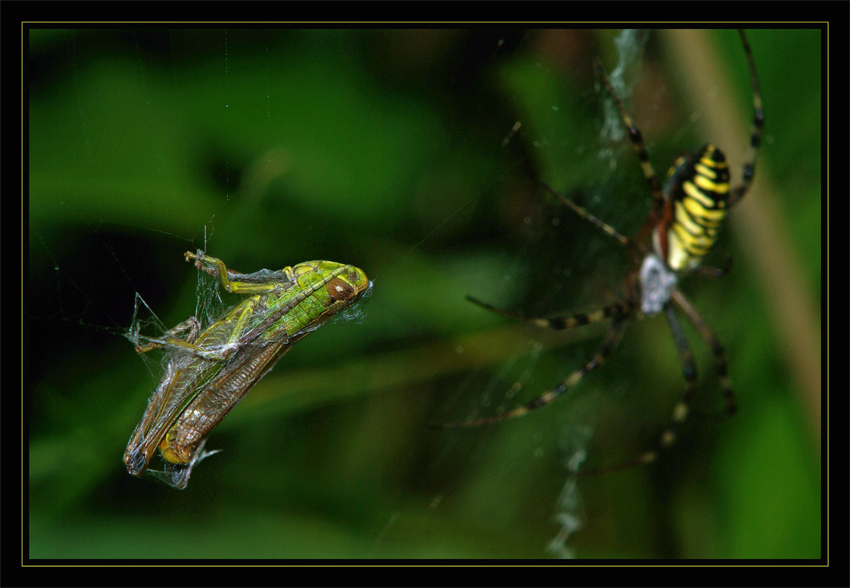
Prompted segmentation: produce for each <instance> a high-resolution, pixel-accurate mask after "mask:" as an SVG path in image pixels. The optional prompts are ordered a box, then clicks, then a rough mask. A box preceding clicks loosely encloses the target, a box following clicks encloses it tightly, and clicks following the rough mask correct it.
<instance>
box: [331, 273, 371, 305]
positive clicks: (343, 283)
mask: <svg viewBox="0 0 850 588" xmlns="http://www.w3.org/2000/svg"><path fill="white" fill-rule="evenodd" d="M326 263H331V262H326ZM335 265H337V266H338V268H339V269H341V270H342V271H341V272H340V273H339V274H338V275H337V276H336V277H334V278H332V279H331V280H330V281H329V282H328V283H327V284H326V285H325V288H326V290H327V292H328V295H329V296H330V297H331V299H332V300H333V301H334V303H341V304H339V306H340V307H341V308H345V307H346V306H349V305H351V304H354V303H355V302H357V301H358V300H359V299H360V297H361V296H363V293H364V292H366V290H367V289H368V288H369V278H367V277H366V274H365V273H364V272H363V270H362V269H360V268H358V267H354V266H353V265H343V264H335Z"/></svg>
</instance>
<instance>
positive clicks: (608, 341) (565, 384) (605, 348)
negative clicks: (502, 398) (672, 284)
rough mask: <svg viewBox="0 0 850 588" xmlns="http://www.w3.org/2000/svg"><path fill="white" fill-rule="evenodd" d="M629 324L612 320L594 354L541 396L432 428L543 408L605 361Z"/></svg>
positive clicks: (510, 416)
mask: <svg viewBox="0 0 850 588" xmlns="http://www.w3.org/2000/svg"><path fill="white" fill-rule="evenodd" d="M628 324H629V317H628V316H621V317H618V318H616V319H615V320H614V322H613V323H612V324H611V327H610V328H609V329H608V333H607V334H606V336H605V339H604V340H603V341H602V345H601V346H600V347H599V350H598V351H597V352H596V353H595V354H594V356H593V357H592V358H591V359H590V361H588V362H587V363H585V364H584V366H582V367H581V368H580V369H577V370H576V371H574V372H573V373H571V374H570V375H569V376H567V378H565V379H564V380H563V381H562V382H561V383H560V384H559V385H558V386H557V387H555V388H553V389H552V390H549V391H548V392H546V393H545V394H543V395H542V396H538V397H537V398H535V399H534V400H532V401H531V402H528V403H526V404H523V405H521V406H518V407H516V408H514V409H512V410H509V411H508V412H505V413H503V414H500V415H497V416H492V417H484V418H480V419H473V420H470V421H460V422H454V423H442V424H437V425H433V427H434V428H437V429H459V428H464V427H479V426H481V425H493V424H496V423H499V422H502V421H506V420H509V419H513V418H516V417H519V416H523V415H524V414H527V413H529V412H531V411H532V410H536V409H538V408H543V407H544V406H546V405H547V404H549V403H550V402H552V401H553V400H555V399H556V398H558V396H560V395H561V394H563V393H564V392H566V391H567V390H569V389H570V388H572V387H573V386H575V385H576V384H578V383H579V381H581V379H582V378H584V377H585V376H586V375H587V374H589V373H590V372H592V371H593V370H595V369H596V368H598V367H599V366H600V365H602V364H603V363H605V360H606V359H607V358H608V356H609V355H611V353H612V352H613V351H614V349H616V347H617V345H618V344H619V343H620V339H622V337H623V333H624V332H625V330H626V326H627V325H628Z"/></svg>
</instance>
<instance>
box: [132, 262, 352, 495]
mask: <svg viewBox="0 0 850 588" xmlns="http://www.w3.org/2000/svg"><path fill="white" fill-rule="evenodd" d="M184 256H185V257H186V261H191V260H195V267H197V268H198V270H199V271H203V272H206V273H208V274H210V275H211V276H213V277H215V278H217V279H220V280H221V283H222V285H223V287H224V289H225V290H226V291H228V292H231V293H234V294H245V295H248V296H249V297H248V298H246V299H244V300H243V301H242V302H241V303H239V304H237V305H236V306H234V307H233V308H231V309H229V310H228V311H227V312H226V313H225V315H224V316H223V317H222V318H220V319H219V320H218V321H216V322H215V323H213V324H212V325H210V326H209V327H207V328H206V329H204V330H203V331H202V330H201V324H200V322H199V321H198V319H197V318H195V317H190V318H189V319H187V320H185V321H183V322H182V323H180V324H179V325H177V326H176V327H174V328H172V329H170V330H168V331H166V332H165V336H164V337H161V338H157V339H150V340H148V343H147V344H145V345H139V346H137V347H136V352H138V353H147V352H148V351H151V350H153V349H157V348H165V349H167V350H168V353H169V356H168V361H167V364H166V367H165V375H164V376H163V378H162V381H161V382H160V383H159V385H158V386H157V388H156V390H155V391H154V392H153V394H152V395H151V398H150V400H149V401H148V406H147V409H146V410H145V414H144V416H142V420H141V421H140V422H139V424H138V425H137V426H136V430H135V431H134V432H133V435H132V436H131V437H130V441H129V443H128V444H127V450H126V451H125V452H124V464H125V465H126V466H127V471H128V472H129V473H131V474H133V475H134V476H140V475H142V474H143V473H145V472H146V471H147V473H148V474H150V475H153V476H154V477H156V478H158V479H160V480H162V481H164V482H165V483H167V484H169V485H171V486H174V487H175V488H179V489H183V488H185V487H186V484H187V483H188V481H189V475H190V474H191V471H192V468H193V467H194V466H195V464H196V463H198V462H199V461H200V460H202V459H204V458H205V457H207V456H209V455H212V453H215V452H206V451H204V444H205V443H206V438H207V435H209V433H210V431H211V430H212V429H213V428H214V427H215V426H216V425H217V424H218V423H220V422H221V420H222V419H223V418H224V417H225V416H226V415H227V414H228V413H229V412H230V411H231V410H232V409H233V407H234V406H236V404H238V403H239V401H240V400H242V398H243V397H244V396H245V394H247V393H248V391H249V390H250V389H251V388H253V387H254V385H255V384H256V383H257V382H258V381H259V380H260V378H262V377H263V376H264V375H265V374H266V373H268V371H269V370H271V369H272V367H274V365H275V364H276V363H277V362H278V360H280V358H281V357H283V356H284V355H285V354H286V352H287V351H289V349H290V348H291V347H292V345H293V344H295V343H296V342H297V341H299V340H300V339H302V338H303V337H305V336H307V335H308V334H309V333H311V332H312V331H314V330H316V329H317V328H318V327H319V326H321V325H322V324H323V323H325V322H326V321H327V320H328V319H330V318H331V317H332V316H334V315H335V314H336V313H338V312H339V311H341V310H343V309H345V308H347V307H348V306H350V305H352V304H354V303H355V302H356V301H357V300H359V299H360V297H361V296H362V295H363V294H364V292H366V290H367V288H368V287H369V280H368V279H367V278H366V274H365V273H363V271H362V270H360V269H358V268H356V267H354V266H351V265H345V264H341V263H335V262H332V261H308V262H305V263H299V264H298V265H295V266H288V267H285V268H283V269H282V270H279V271H269V270H260V271H258V272H255V273H251V274H241V273H239V272H236V271H233V270H231V269H228V268H227V266H225V264H224V262H223V261H221V260H220V259H216V258H215V257H211V256H209V255H206V254H205V253H204V252H203V251H201V250H198V251H197V253H192V252H190V251H187V252H186V253H185V254H184ZM157 448H159V451H160V454H161V456H162V458H163V460H164V462H165V466H164V471H154V470H148V466H149V464H150V461H151V459H152V458H153V455H154V452H155V451H156V449H157Z"/></svg>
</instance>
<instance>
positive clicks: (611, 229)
mask: <svg viewBox="0 0 850 588" xmlns="http://www.w3.org/2000/svg"><path fill="white" fill-rule="evenodd" d="M540 185H541V186H543V188H544V189H545V190H546V191H547V192H549V193H550V194H551V195H552V196H555V197H556V198H558V199H560V200H561V201H562V202H563V203H564V204H566V205H567V206H569V207H570V208H571V209H572V210H573V211H574V212H575V213H576V214H577V215H579V216H580V217H581V218H583V219H584V220H586V221H588V222H590V223H592V224H594V225H596V226H597V227H599V228H600V229H602V230H603V231H605V233H607V234H608V235H610V236H611V237H614V238H615V239H617V241H619V242H620V244H621V245H623V247H631V246H632V245H633V244H632V241H631V239H629V238H628V237H626V236H625V235H623V234H621V233H620V232H619V231H617V229H615V228H614V227H612V226H611V225H609V224H608V223H606V222H605V221H603V220H600V219H598V218H597V217H595V216H593V215H592V214H590V213H589V212H587V211H586V210H585V209H584V208H582V207H581V206H579V205H578V204H576V203H575V202H573V201H572V200H570V199H569V198H567V197H566V196H564V195H563V194H561V193H559V192H557V191H556V190H555V189H554V188H552V187H551V186H549V185H548V184H546V183H544V182H540Z"/></svg>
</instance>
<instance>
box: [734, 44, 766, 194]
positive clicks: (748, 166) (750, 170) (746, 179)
mask: <svg viewBox="0 0 850 588" xmlns="http://www.w3.org/2000/svg"><path fill="white" fill-rule="evenodd" d="M738 32H739V33H740V34H741V42H742V43H743V44H744V53H746V55H747V63H748V64H749V66H750V78H751V79H752V84H753V107H754V108H755V116H754V117H753V131H752V134H751V135H750V154H749V157H748V158H747V163H745V164H744V176H743V180H742V182H741V184H739V185H738V186H735V187H734V188H733V189H732V190H731V191H730V193H729V200H728V202H727V206H728V207H729V208H732V207H733V206H734V205H735V204H737V203H738V202H739V201H740V200H741V198H743V197H744V196H745V195H746V194H747V192H749V191H750V186H751V185H752V183H753V177H754V176H755V173H756V155H757V154H758V148H759V145H761V133H762V129H763V128H764V111H763V110H762V105H761V90H760V89H759V80H758V76H757V75H756V64H755V60H754V59H753V52H752V51H751V50H750V44H749V43H748V42H747V36H746V35H745V34H744V30H743V29H738Z"/></svg>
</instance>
